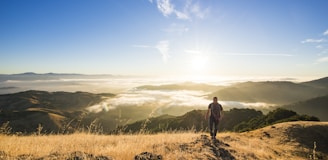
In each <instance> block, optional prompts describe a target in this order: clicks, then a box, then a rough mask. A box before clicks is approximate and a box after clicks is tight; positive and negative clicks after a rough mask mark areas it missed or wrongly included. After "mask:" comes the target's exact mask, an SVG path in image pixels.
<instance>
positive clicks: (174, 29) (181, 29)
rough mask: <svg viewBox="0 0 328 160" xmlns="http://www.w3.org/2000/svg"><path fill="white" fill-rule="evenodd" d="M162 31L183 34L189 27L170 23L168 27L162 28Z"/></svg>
mask: <svg viewBox="0 0 328 160" xmlns="http://www.w3.org/2000/svg"><path fill="white" fill-rule="evenodd" d="M163 31H165V32H168V33H178V34H183V33H185V32H188V31H189V28H188V27H186V26H185V25H181V24H176V23H172V24H171V25H170V26H169V27H168V28H166V29H164V30H163Z"/></svg>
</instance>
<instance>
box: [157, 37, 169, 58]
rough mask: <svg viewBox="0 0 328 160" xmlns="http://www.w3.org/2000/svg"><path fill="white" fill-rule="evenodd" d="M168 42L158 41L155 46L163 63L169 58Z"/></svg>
mask: <svg viewBox="0 0 328 160" xmlns="http://www.w3.org/2000/svg"><path fill="white" fill-rule="evenodd" d="M169 45H170V44H169V41H159V42H158V43H157V45H156V48H157V49H158V50H159V52H160V53H161V54H162V59H163V62H164V63H166V62H167V60H168V58H169V57H170V54H169V50H170V47H169Z"/></svg>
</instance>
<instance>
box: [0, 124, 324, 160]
mask: <svg viewBox="0 0 328 160" xmlns="http://www.w3.org/2000/svg"><path fill="white" fill-rule="evenodd" d="M327 132H328V122H288V123H279V124H275V125H273V126H268V127H265V128H261V129H258V130H255V131H251V132H244V133H229V132H225V133H219V134H218V136H217V138H218V139H219V140H218V141H211V140H210V139H209V137H208V136H207V135H208V133H193V132H184V133H161V134H150V135H149V134H135V135H95V134H84V133H79V134H78V133H76V134H72V135H48V136H44V135H40V136H36V135H34V136H14V135H11V136H6V135H0V141H1V143H0V159H14V158H16V159H38V158H40V159H68V158H70V159H74V158H75V159H82V158H88V159H105V158H106V159H110V158H113V159H117V160H121V159H122V160H125V159H133V158H134V157H135V155H137V154H140V153H142V152H148V153H153V154H156V155H160V156H162V158H163V159H210V160H215V159H218V158H219V159H277V160H279V159H281V160H283V159H296V160H298V159H314V158H316V159H327V158H328V150H327V148H328V146H327V145H328V143H326V142H327V141H328V135H327V134H325V133H327ZM314 142H315V144H316V148H314V146H313V145H314ZM31 146H32V147H31Z"/></svg>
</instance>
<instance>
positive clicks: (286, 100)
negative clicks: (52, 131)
mask: <svg viewBox="0 0 328 160" xmlns="http://www.w3.org/2000/svg"><path fill="white" fill-rule="evenodd" d="M138 89H147V90H201V91H207V92H211V93H210V94H208V95H207V97H208V99H212V97H214V96H216V97H218V98H219V100H221V101H240V102H249V103H256V102H264V103H269V104H277V105H283V104H291V103H295V102H299V101H304V100H308V99H311V98H315V97H319V96H325V95H328V77H325V78H321V79H317V80H313V81H309V82H302V83H294V82H289V81H265V82H241V83H236V84H233V85H230V86H215V85H208V84H201V83H200V84H199V83H192V82H188V83H180V84H167V85H159V86H152V85H146V86H140V87H138Z"/></svg>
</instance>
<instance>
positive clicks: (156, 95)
mask: <svg viewBox="0 0 328 160" xmlns="http://www.w3.org/2000/svg"><path fill="white" fill-rule="evenodd" d="M262 80H267V79H265V78H262V79H261V78H256V79H254V78H253V79H251V78H244V79H240V78H239V79H233V78H212V79H210V78H208V79H206V80H205V79H197V78H175V77H171V78H154V77H123V76H117V77H115V76H108V77H104V76H102V77H92V76H87V77H86V76H82V77H79V76H75V77H74V78H67V77H58V76H57V77H56V78H36V79H35V78H32V79H31V78H29V79H24V78H19V79H17V78H16V79H10V78H7V79H4V80H1V81H0V94H8V93H16V92H21V91H26V90H41V91H50V92H54V91H66V92H76V91H84V92H91V93H114V94H116V96H115V97H112V98H108V99H106V100H104V101H103V102H101V103H100V104H97V105H94V106H86V107H88V109H89V110H90V111H92V112H99V111H102V110H106V111H109V110H111V109H115V108H117V107H120V106H134V107H137V106H145V105H147V106H151V107H153V108H154V110H155V111H156V112H157V114H161V112H162V110H164V109H166V110H168V109H171V108H173V107H178V108H184V109H187V110H192V109H206V107H207V106H208V104H209V103H210V102H211V100H210V99H208V97H207V95H208V94H210V93H209V92H204V91H190V90H145V89H138V88H137V87H139V86H143V85H163V84H176V83H183V82H190V81H191V82H195V83H207V84H211V85H216V86H218V85H221V86H222V85H229V84H231V83H236V82H241V81H262ZM270 80H272V78H271V79H270ZM280 80H281V79H280ZM219 101H220V100H219ZM220 103H221V104H222V105H223V106H224V107H225V109H231V108H257V109H268V108H269V107H272V106H274V104H267V103H261V102H258V103H245V102H237V101H220Z"/></svg>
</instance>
